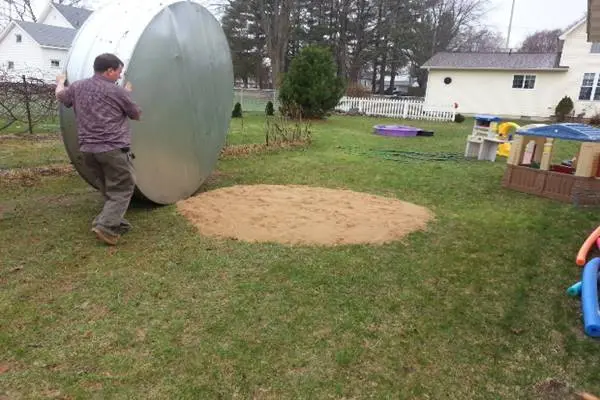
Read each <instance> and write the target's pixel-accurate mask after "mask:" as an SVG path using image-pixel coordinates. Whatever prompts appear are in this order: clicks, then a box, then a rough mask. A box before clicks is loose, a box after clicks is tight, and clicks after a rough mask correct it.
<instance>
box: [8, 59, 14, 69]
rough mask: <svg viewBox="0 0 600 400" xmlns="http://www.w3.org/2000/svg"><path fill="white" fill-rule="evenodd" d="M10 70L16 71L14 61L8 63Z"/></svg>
mask: <svg viewBox="0 0 600 400" xmlns="http://www.w3.org/2000/svg"><path fill="white" fill-rule="evenodd" d="M8 69H15V63H14V61H9V62H8Z"/></svg>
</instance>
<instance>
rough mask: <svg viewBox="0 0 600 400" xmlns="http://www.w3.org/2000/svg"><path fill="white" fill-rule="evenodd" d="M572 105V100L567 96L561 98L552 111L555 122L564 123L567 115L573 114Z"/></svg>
mask: <svg viewBox="0 0 600 400" xmlns="http://www.w3.org/2000/svg"><path fill="white" fill-rule="evenodd" d="M573 108H574V104H573V100H571V98H570V97H569V96H565V97H563V98H562V99H561V100H560V101H559V102H558V105H557V106H556V109H555V110H554V115H555V116H556V121H557V122H564V121H565V120H566V119H567V115H569V114H571V113H572V112H573Z"/></svg>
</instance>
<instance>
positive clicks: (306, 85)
mask: <svg viewBox="0 0 600 400" xmlns="http://www.w3.org/2000/svg"><path fill="white" fill-rule="evenodd" d="M344 89H345V85H344V82H343V80H342V79H341V78H340V77H338V76H337V68H336V65H335V62H334V61H333V57H332V55H331V52H330V51H329V50H327V49H325V48H321V47H312V46H310V47H305V48H304V49H302V50H301V51H300V54H298V55H297V56H296V57H294V59H293V60H292V62H291V64H290V68H289V71H288V73H287V74H286V75H285V77H284V78H283V83H282V85H281V88H280V91H279V99H280V100H281V104H282V110H283V111H284V112H285V111H288V110H290V109H291V108H292V107H293V106H294V105H297V106H298V107H300V109H301V110H302V116H303V117H307V118H323V117H324V116H325V115H327V113H328V112H329V111H331V110H333V109H334V108H335V106H337V104H338V103H339V101H340V99H341V98H342V95H343V94H344Z"/></svg>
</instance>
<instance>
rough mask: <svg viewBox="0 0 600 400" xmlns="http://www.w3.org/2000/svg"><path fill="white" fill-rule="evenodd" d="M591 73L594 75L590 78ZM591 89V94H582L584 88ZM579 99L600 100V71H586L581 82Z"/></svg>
mask: <svg viewBox="0 0 600 400" xmlns="http://www.w3.org/2000/svg"><path fill="white" fill-rule="evenodd" d="M590 75H591V76H592V77H591V78H590ZM584 89H586V90H589V95H587V96H582V94H583V90H584ZM577 101H600V73H599V72H584V73H583V77H582V79H581V81H580V84H579V95H578V96H577Z"/></svg>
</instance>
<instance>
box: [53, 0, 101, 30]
mask: <svg viewBox="0 0 600 400" xmlns="http://www.w3.org/2000/svg"><path fill="white" fill-rule="evenodd" d="M53 5H54V7H55V8H56V9H57V10H58V11H59V12H60V13H61V14H62V15H63V16H64V17H65V18H66V19H67V21H69V23H70V24H71V25H72V26H73V27H74V28H75V29H79V28H81V26H82V25H83V23H84V22H85V21H86V20H87V19H88V17H89V16H90V15H91V14H92V11H91V10H88V9H86V8H79V7H73V6H67V5H64V4H58V3H53Z"/></svg>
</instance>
